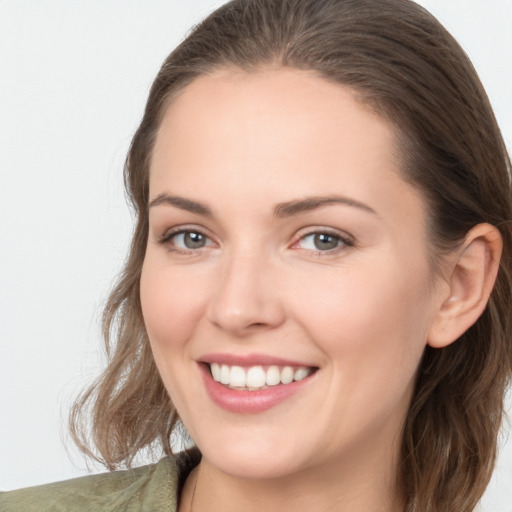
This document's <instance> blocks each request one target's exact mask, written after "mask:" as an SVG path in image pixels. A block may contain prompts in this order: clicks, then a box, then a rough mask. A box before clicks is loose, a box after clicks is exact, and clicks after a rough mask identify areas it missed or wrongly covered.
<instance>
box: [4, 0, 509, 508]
mask: <svg viewBox="0 0 512 512" xmlns="http://www.w3.org/2000/svg"><path fill="white" fill-rule="evenodd" d="M221 3H223V2H222V0H219V1H212V0H187V1H186V2H185V1H183V0H167V1H158V0H151V1H148V0H145V1H144V0H88V1H87V2H86V1H84V0H82V1H77V0H60V1H58V0H32V1H30V0H0V173H1V174H0V176H1V181H0V347H1V351H0V488H2V489H13V488H17V487H22V486H28V485H35V484H39V483H45V482H50V481H54V480H61V479H65V478H70V477H73V476H77V475H82V474H84V473H85V462H84V460H83V459H82V458H81V456H80V455H78V454H77V452H76V450H75V449H74V447H73V445H72V443H71V441H70V440H69V439H68V438H67V434H66V421H65V420H66V418H67V413H68V410H69V405H70V403H72V400H73V398H74V397H75V396H76V394H77V393H78V392H79V390H80V389H82V388H83V387H84V385H85V384H86V383H88V382H90V381H91V380H92V379H93V377H94V376H96V375H97V373H98V371H99V369H100V368H101V356H100V349H99V347H100V337H99V329H98V323H99V316H100V311H101V308H102V304H103V301H104V299H105V297H106V295H107V293H108V290H109V286H110V284H111V283H112V280H113V277H114V276H115V274H116V273H117V272H118V271H119V269H120V265H121V263H122V261H123V258H124V256H125V254H126V250H127V244H128V240H129V237H130V231H131V217H130V214H129V211H128V209H127V207H126V206H125V201H124V195H123V190H122V180H121V174H122V165H123V160H124V156H125V154H126V151H127V148H128V144H129V142H130V138H131V136H132V134H133V132H134V130H135V128H136V126H137V123H138V121H139V120H140V117H141V114H142V110H143V107H144V103H145V100H146V96H147V93H148V90H149V86H150V84H151V81H152V79H153V78H154V76H155V74H156V72H157V70H158V68H159V66H160V64H161V62H162V61H163V59H164V58H165V57H166V56H167V54H168V53H169V52H170V51H171V50H172V48H173V47H174V46H175V45H176V44H177V43H178V42H179V41H180V40H181V39H182V38H183V36H184V35H185V33H186V32H187V30H188V29H189V28H190V27H191V26H192V25H193V24H194V23H196V22H197V21H199V20H200V19H201V18H203V17H204V16H205V15H206V14H207V13H208V12H209V11H210V10H212V8H214V7H217V6H219V5H220V4H221ZM420 3H421V4H422V5H424V6H426V7H427V8H429V9H430V10H431V11H432V12H433V13H434V14H435V15H436V16H438V17H439V19H440V20H441V21H442V22H443V23H444V24H445V26H446V27H447V28H448V29H449V30H450V31H452V33H453V34H454V35H455V37H456V38H457V39H458V40H459V41H460V42H461V44H462V45H463V47H464V48H465V49H466V51H467V52H468V53H469V55H470V57H471V58H472V60H473V62H474V64H475V67H476V68H477V70H478V72H479V73H480V75H481V78H482V81H483V82H484V85H485V86H486V88H487V91H488V94H489V96H490V98H491V102H492V103H493V106H494V108H495V111H496V114H497V117H498V120H499V122H500V125H501V128H502V130H503V132H504V135H505V138H506V140H507V145H508V147H509V150H510V149H511V148H512V93H510V88H511V84H512V64H511V62H512V57H511V55H512V34H511V27H512V0H423V1H422V2H420ZM511 314H512V312H511ZM511 412H512V407H511ZM506 433H507V431H506V430H504V432H503V437H504V443H503V449H502V453H501V456H500V459H499V461H498V467H497V470H496V473H495V477H494V479H493V482H492V484H491V486H490V488H489V490H488V492H487V494H486V496H485V498H484V501H483V505H482V510H484V511H486V512H511V511H512V500H511V499H510V497H512V439H511V440H509V441H508V442H505V440H506ZM66 447H67V449H68V451H69V454H68V453H67V451H66ZM69 456H71V459H72V460H70V457H69ZM95 469H97V470H99V468H95Z"/></svg>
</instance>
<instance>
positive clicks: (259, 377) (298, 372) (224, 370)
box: [209, 363, 314, 391]
mask: <svg viewBox="0 0 512 512" xmlns="http://www.w3.org/2000/svg"><path fill="white" fill-rule="evenodd" d="M209 367H210V372H211V375H212V377H213V379H214V380H215V381H216V382H219V383H221V384H224V385H225V386H228V387H229V388H230V389H240V390H248V391H259V390H262V389H267V388H268V387H270V386H277V385H279V384H291V383H292V382H298V381H301V380H303V379H305V378H306V377H308V376H309V375H311V374H312V373H313V371H314V369H313V368H311V367H305V366H301V367H297V368H294V367H292V366H275V365H272V366H268V367H263V366H249V367H242V366H236V365H232V366H231V365H227V364H219V363H211V364H210V365H209Z"/></svg>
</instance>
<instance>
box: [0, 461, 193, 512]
mask: <svg viewBox="0 0 512 512" xmlns="http://www.w3.org/2000/svg"><path fill="white" fill-rule="evenodd" d="M181 466H182V465H181V464H179V462H178V461H176V460H175V459H173V458H170V457H166V458H164V459H162V460H160V462H158V463H156V464H151V465H148V466H143V467H140V468H135V469H130V470H126V471H113V472H111V473H103V474H99V475H91V476H85V477H81V478H74V479H72V480H66V481H64V482H57V483H52V484H46V485H41V486H37V487H30V488H27V489H19V490H16V491H10V492H4V493H0V512H89V511H91V512H92V511H94V512H100V511H101V512H121V511H123V512H135V511H137V512H139V511H143V512H176V510H177V501H178V495H179V487H180V474H181V475H183V473H182V467H181ZM187 469H188V468H187Z"/></svg>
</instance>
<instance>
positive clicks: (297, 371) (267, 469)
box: [141, 69, 443, 478]
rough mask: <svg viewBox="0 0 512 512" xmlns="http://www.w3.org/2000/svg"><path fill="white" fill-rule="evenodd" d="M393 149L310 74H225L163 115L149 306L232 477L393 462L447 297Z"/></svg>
mask: <svg viewBox="0 0 512 512" xmlns="http://www.w3.org/2000/svg"><path fill="white" fill-rule="evenodd" d="M395 147H396V146H395V145H394V133H393V130H392V128H391V127H390V125H389V124H387V123H386V122H385V121H384V120H382V119H381V118H379V117H377V116H376V115H374V114H373V113H371V112H369V110H367V109H366V108H364V107H363V106H362V105H361V104H360V103H358V102H357V101H355V99H354V96H353V95H352V94H351V93H350V91H348V90H347V89H345V88H343V87H341V86H339V85H337V84H333V83H330V82H328V81H325V80H324V79H321V78H318V77H316V76H314V75H313V74H312V73H309V72H303V71H297V70H290V69H279V70H266V71H260V72H257V73H251V74H246V73H243V72H241V71H234V70H219V71H217V72H215V73H214V74H212V75H209V76H204V77H201V78H199V79H197V80H196V81H195V82H193V83H192V84H191V85H189V86H188V87H187V88H186V89H185V90H184V91H183V92H182V93H181V94H180V95H179V96H178V97H177V99H175V100H174V101H173V103H172V104H171V106H170V107H169V108H168V110H167V112H166V114H165V116H164V119H163V123H162V126H161V128H160V130H159V133H158V137H157V141H156V145H155V148H154V154H153V158H152V162H151V169H150V202H151V206H150V213H149V225H150V230H149V240H148V245H147V251H146V256H145V261H144V266H143V271H142V277H141V299H142V309H143V314H144V319H145V323H146V327H147V331H148V334H149V339H150V342H151V347H152V349H153V353H154V357H155V361H156V364H157V366H158V369H159V371H160V374H161V376H162V379H163V382H164V384H165V386H166V388H167V390H168V392H169V394H170V396H171V398H172V400H173V402H174V404H175V406H176V408H177V410H178V412H179V415H180V417H181V418H182V420H183V422H184V424H185V426H186V427H187V429H188V430H189V432H190V434H191V436H192V438H193V439H194V440H195V442H196V443H197V445H198V446H199V448H200V449H201V451H202V453H203V456H204V458H205V459H206V460H207V461H209V462H210V463H211V464H213V465H214V466H216V467H217V468H218V469H220V470H221V471H224V472H226V473H228V474H231V475H238V476H244V477H249V478H263V477H277V476H282V475H287V474H292V473H294V472H297V471H301V470H307V469H312V468H321V467H325V468H327V467H329V468H331V470H332V468H333V467H338V469H339V470H340V471H341V470H342V469H341V468H342V467H343V465H345V467H349V465H350V467H351V468H352V469H353V468H354V467H355V465H357V464H370V463H371V464H373V465H374V466H375V467H377V466H379V464H381V462H378V461H385V464H388V463H389V461H391V460H392V459H393V456H394V454H395V453H396V450H397V449H398V446H399V437H400V429H401V427H402V424H403V421H404V418H405V415H406V411H407V407H408V403H409V401H410V397H411V393H412V387H413V381H414V376H415V372H416V369H417V367H418V364H419V361H420V358H421V355H422V352H423V350H424V347H425V345H426V344H427V340H428V333H429V327H430V325H431V321H432V319H433V317H434V315H435V312H436V308H437V305H438V304H439V301H440V291H439V290H441V289H442V288H443V287H442V286H436V283H435V280H434V276H433V273H432V271H431V268H430V266H429V260H428V242H427V239H426V227H425V224H426V219H425V217H426V215H425V204H424V202H423V201H422V198H421V197H420V196H419V194H418V193H417V192H416V191H415V190H414V189H413V188H411V186H409V185H408V184H407V183H406V182H405V181H403V180H402V179H401V177H400V173H399V165H400V164H399V161H398V157H397V151H396V149H395ZM212 371H213V373H214V374H215V378H214V377H213V376H212ZM291 379H292V382H290V380H291ZM293 379H296V380H293ZM217 380H221V381H222V382H224V383H222V382H217ZM277 382H281V383H279V384H277ZM249 388H250V389H249Z"/></svg>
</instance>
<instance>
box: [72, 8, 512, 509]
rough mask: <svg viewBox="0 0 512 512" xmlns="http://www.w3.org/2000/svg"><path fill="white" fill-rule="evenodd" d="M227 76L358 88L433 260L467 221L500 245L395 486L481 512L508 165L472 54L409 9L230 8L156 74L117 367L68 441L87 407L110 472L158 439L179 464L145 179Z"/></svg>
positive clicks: (134, 179) (504, 336)
mask: <svg viewBox="0 0 512 512" xmlns="http://www.w3.org/2000/svg"><path fill="white" fill-rule="evenodd" d="M221 66H232V67H237V68H240V69H243V70H246V71H253V70H257V69H258V68H261V67H264V66H267V67H268V66H288V67H291V68H296V69H305V70H312V71H314V72H316V73H317V74H318V75H319V76H321V77H323V78H325V79H328V80H331V81H334V82H336V83H339V84H342V85H344V86H347V87H349V88H351V89H352V90H353V91H354V92H355V93H356V94H357V95H358V96H359V97H360V98H361V100H362V101H363V102H364V103H366V104H367V105H368V106H369V107H370V108H372V109H373V110H375V111H376V112H377V113H379V114H380V115H381V116H384V117H385V118H386V119H388V120H390V121H391V122H392V124H393V125H394V126H395V128H396V130H397V133H398V140H399V143H400V149H401V154H402V156H403V164H404V165H403V167H404V169H403V172H404V178H405V179H406V180H408V181H409V182H410V183H412V184H413V185H414V186H416V187H417V188H418V189H419V190H420V191H421V192H422V193H423V194H424V196H425V197H426V198H427V200H428V204H429V221H430V222H429V229H430V238H431V244H432V247H433V249H432V253H433V255H434V256H436V255H437V258H439V257H440V256H441V255H442V254H443V253H444V252H445V251H446V250H449V249H450V248H453V247H454V246H455V245H456V244H458V243H460V242H461V241H463V240H464V238H465V235H466V234H467V232H468V231H469V229H470V228H472V227H473V226H474V225H476V224H478V223H480V222H488V223H491V224H493V225H495V226H497V227H498V228H499V230H500V232H501V235H502V237H503V242H504V258H503V259H502V261H501V265H500V270H499V273H498V278H497V282H496V285H495V288H494V291H493V293H492V296H491V299H490V301H489V304H488V306H487V308H486V310H485V311H484V313H483V314H482V316H481V317H480V318H479V320H478V321H477V322H476V324H475V325H474V326H473V327H471V328H470V329H469V330H468V331H467V332H466V333H465V334H464V335H463V336H462V337H461V338H462V339H461V340H458V341H457V342H455V343H453V344H452V345H450V346H448V347H446V348H443V349H432V348H430V347H427V349H426V351H425V354H424V357H423V360H422V362H421V365H420V368H419V370H418V376H417V382H416V388H415V392H414V396H413V399H412V402H411V405H410V409H409V412H408V416H407V419H406V424H405V426H404V432H403V443H402V454H401V466H400V475H399V478H400V481H399V483H400V485H401V486H402V489H403V492H404V494H405V498H406V504H407V505H406V510H407V512H419V511H422V512H428V511H431V512H434V511H439V510H446V511H448V510H456V511H457V512H469V511H471V510H473V508H474V507H475V505H476V503H477V501H478V500H479V498H480V496H481V495H482V493H483V491H484V489H485V487H486V485H487V483H488V481H489V478H490V476H491V473H492V469H493V466H494V461H495V455H496V442H497V436H498V432H499V429H500V425H501V421H502V416H503V396H504V392H505V389H506V386H507V384H508V382H509V380H510V376H511V369H512V342H511V329H512V325H511V319H512V315H511V311H512V308H511V300H512V299H511V260H510V257H511V255H512V252H511V250H512V245H511V244H512V231H511V227H510V223H509V220H510V219H511V218H512V215H511V213H512V212H511V186H510V159H509V156H508V155H507V151H506V148H505V145H504V142H503V140H502V137H501V135H500V131H499V128H498V126H497V123H496V120H495V118H494V115H493V113H492V109H491V107H490V104H489V101H488V99H487V96H486V94H485V91H484V90H483V87H482V85H481V84H480V82H479V80H478V77H477V76H476V73H475V70H474V69H473V67H472V65H471V63H470V61H469V59H468V58H467V56H466V55H465V53H464V52H463V50H462V49H461V48H460V47H459V45H458V44H457V43H456V41H455V40H454V39H453V38H452V37H451V36H450V35H449V34H448V33H447V31H446V30H445V29H444V28H443V27H442V26H441V25H440V23H439V22H438V21H437V20H436V19H435V18H434V17H433V16H431V15H430V14H429V13H428V12H426V11H425V10H424V9H422V8H421V7H419V6H418V5H417V4H415V3H414V2H412V1H410V0H277V1H276V0H234V1H232V2H229V3H228V4H226V5H224V6H223V7H221V8H219V9H218V10H216V11H215V12H213V13H212V14H211V15H210V16H209V17H208V18H206V19H205V20H204V21H203V22H202V23H201V24H200V25H198V26H197V27H196V28H195V29H194V30H193V31H192V33H191V34H190V35H189V36H188V37H187V38H186V39H185V40H184V41H183V42H182V43H181V44H180V45H179V46H178V47H177V48H176V49H175V50H174V51H173V52H172V53H171V55H170V56H169V57H168V58H167V59H166V61H165V62H164V64H163V66H162V68H161V69H160V72H159V73H158V75H157V77H156V79H155V81H154V83H153V86H152V89H151V92H150V95H149V99H148V102H147V105H146V109H145V113H144V117H143V119H142V122H141V124H140V127H139V128H138V130H137V132H136V133H135V136H134V138H133V141H132V144H131V147H130V151H129V154H128V158H127V161H126V166H125V185H126V190H127V193H128V195H129V197H130V199H131V202H132V204H133V206H134V209H135V212H136V227H135V232H134V235H133V240H132V245H131V249H130V253H129V256H128V259H127V261H126V265H125V268H124V271H123V273H122V275H121V277H120V279H119V281H118V284H117V286H116V287H115V288H114V290H113V291H112V293H111V295H110V298H109V301H108V304H107V306H106V308H105V313H104V317H103V329H104V336H105V340H106V347H107V354H108V356H109V360H110V362H109V365H108V367H107V369H106V370H105V372H104V373H103V375H102V376H101V378H100V379H99V381H98V382H97V383H96V385H95V386H94V387H93V388H91V389H90V390H89V391H87V392H86V393H85V394H84V395H83V396H82V398H81V399H80V400H79V401H78V402H77V404H76V405H75V409H74V410H73V413H72V418H71V420H72V432H73V433H74V436H75V438H76V439H77V441H78V442H79V444H80V446H81V447H82V449H84V450H85V451H87V452H88V453H89V455H92V452H91V451H89V450H88V449H87V447H86V446H87V443H86V435H85V433H84V430H82V429H81V428H80V420H81V418H82V415H85V414H86V411H87V405H88V404H92V405H93V407H92V413H93V414H92V430H91V432H92V437H91V439H90V440H91V441H92V444H94V445H95V446H96V449H97V451H98V452H99V455H97V456H96V457H97V458H98V459H99V460H102V461H103V462H104V463H105V464H106V465H107V466H108V467H109V468H114V467H116V466H118V465H120V464H121V463H123V462H124V463H126V464H128V465H129V464H130V462H131V461H132V459H133V457H134V456H135V454H137V453H138V452H139V451H140V450H142V449H144V448H147V447H149V446H154V445H155V444H157V445H158V444H159V445H161V447H163V451H164V452H165V453H168V454H170V453H171V451H172V450H171V444H170V436H171V433H172V431H173V428H174V426H175V424H176V421H177V415H176V412H175V410H174V408H173V406H172V403H171V401H170V399H169V397H168V395H167V393H166V391H165V389H164V386H163V384H162V382H161V380H160V378H159V376H158V372H157V369H156V366H155V364H154V361H153V357H152V354H151V350H150V347H149V343H148V340H147V334H146V331H145V328H144V323H143V319H142V314H141V306H140V299H139V279H140V273H141V267H142V263H143V259H144V252H145V246H146V241H147V236H148V212H147V208H148V179H149V176H148V169H149V163H150V159H151V153H152V148H153V144H154V141H155V136H156V133H157V131H158V128H159V125H160V122H161V118H162V115H163V113H164V111H165V109H166V106H167V105H168V104H169V102H170V101H172V98H173V97H174V96H175V95H176V94H177V93H178V92H179V91H180V90H182V89H183V88H184V87H186V86H187V84H189V83H190V82H191V81H193V80H194V79H195V78H196V77H198V76H200V75H204V74H206V73H209V72H211V71H212V70H214V69H216V68H219V67H221Z"/></svg>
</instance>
